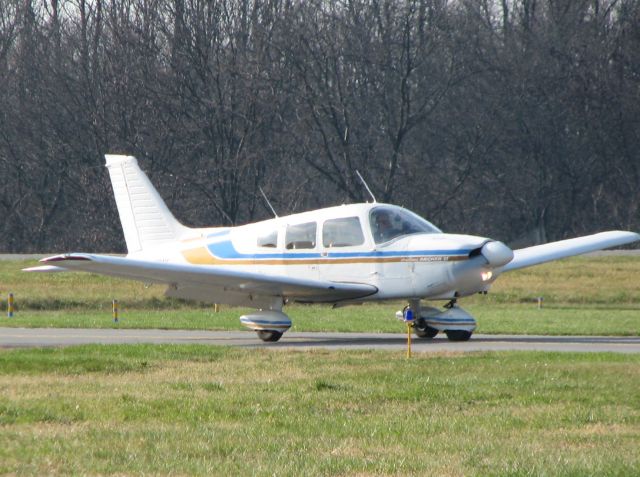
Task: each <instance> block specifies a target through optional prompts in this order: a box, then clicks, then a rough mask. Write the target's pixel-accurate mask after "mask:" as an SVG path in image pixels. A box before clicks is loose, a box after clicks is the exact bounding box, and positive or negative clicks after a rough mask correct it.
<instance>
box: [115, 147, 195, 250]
mask: <svg viewBox="0 0 640 477" xmlns="http://www.w3.org/2000/svg"><path fill="white" fill-rule="evenodd" d="M105 159H106V160H107V163H106V165H107V169H109V176H111V185H112V186H113V193H114V195H115V198H116V205H117V206H118V213H119V214H120V222H121V224H122V230H123V232H124V239H125V241H126V242H127V250H128V251H129V253H130V254H132V253H136V252H140V251H142V250H146V249H149V248H153V247H156V246H158V245H161V244H163V243H168V242H173V241H175V240H178V239H179V238H180V237H181V236H182V235H183V234H184V233H185V232H186V231H187V230H188V228H187V227H185V226H183V225H182V224H181V223H180V222H178V221H177V220H176V219H175V217H174V216H173V215H172V214H171V212H170V211H169V209H168V208H167V206H166V204H165V203H164V201H163V200H162V197H160V194H158V191H157V190H156V189H155V187H153V184H151V181H149V178H148V177H147V175H146V174H145V173H144V172H142V170H141V169H140V167H139V166H138V161H137V160H136V158H135V157H132V156H119V155H109V154H108V155H106V156H105Z"/></svg>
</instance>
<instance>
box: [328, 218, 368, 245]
mask: <svg viewBox="0 0 640 477" xmlns="http://www.w3.org/2000/svg"><path fill="white" fill-rule="evenodd" d="M363 243H364V234H363V233H362V227H361V226H360V219H358V217H347V218H344V219H331V220H327V221H326V222H325V223H324V225H323V227H322V245H324V246H325V247H353V246H355V245H362V244H363Z"/></svg>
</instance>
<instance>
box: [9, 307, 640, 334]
mask: <svg viewBox="0 0 640 477" xmlns="http://www.w3.org/2000/svg"><path fill="white" fill-rule="evenodd" d="M399 308H400V304H382V305H375V304H371V305H365V306H354V307H348V308H339V309H336V310H332V309H331V308H329V307H326V306H301V305H294V306H290V307H288V308H287V310H286V311H287V313H288V315H289V316H290V318H291V319H292V321H293V327H292V331H342V332H374V333H396V332H397V333H403V332H404V331H405V327H404V325H403V324H402V323H401V322H399V321H397V320H396V319H395V317H394V312H395V310H397V309H399ZM465 309H467V310H468V311H469V312H470V313H472V314H473V315H474V316H475V317H476V319H477V320H478V328H477V330H476V332H477V333H489V334H543V335H617V336H637V335H640V311H639V310H637V309H633V308H628V309H627V308H621V309H609V308H597V307H589V306H553V307H551V306H549V307H545V308H543V309H541V310H539V309H537V307H536V306H535V305H532V304H512V305H505V304H496V303H486V304H475V305H470V306H468V307H466V306H465ZM246 311H248V310H246V309H242V308H223V309H222V311H221V312H219V313H214V312H213V310H212V309H210V308H207V309H189V308H178V309H175V310H162V309H161V310H140V309H135V308H134V309H131V310H128V309H126V308H124V309H121V312H120V319H119V322H118V323H114V322H113V320H112V317H111V310H110V309H108V308H105V309H103V310H102V311H79V310H69V311H65V310H56V311H51V312H48V311H37V310H36V311H33V310H26V311H21V312H19V313H16V314H15V316H14V317H13V318H11V319H9V318H6V317H5V316H4V315H2V316H0V326H5V327H42V328H51V327H61V328H164V329H208V330H244V329H245V328H244V327H243V326H242V325H240V321H239V319H238V318H239V316H240V315H241V314H242V313H244V312H246Z"/></svg>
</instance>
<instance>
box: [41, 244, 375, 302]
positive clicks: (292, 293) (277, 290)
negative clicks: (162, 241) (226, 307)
mask: <svg viewBox="0 0 640 477" xmlns="http://www.w3.org/2000/svg"><path fill="white" fill-rule="evenodd" d="M41 262H43V263H47V264H54V263H55V266H58V267H62V268H65V269H69V270H79V271H84V272H93V273H100V274H102V275H111V276H115V277H121V278H128V279H132V280H139V281H143V282H145V283H165V284H167V285H169V286H170V287H171V289H172V290H173V291H172V292H171V293H170V294H171V296H181V295H180V294H179V293H175V292H176V291H179V290H181V289H184V290H185V294H188V293H189V290H200V291H205V290H210V293H211V296H216V297H219V296H224V294H225V293H228V294H233V295H236V298H234V303H233V304H236V303H238V300H237V295H238V294H244V295H246V296H248V297H251V296H252V295H260V296H271V297H278V296H281V297H285V298H290V299H292V300H297V301H305V302H307V301H308V302H326V303H333V302H337V301H342V300H351V299H358V298H363V297H365V296H369V295H373V294H374V293H376V292H377V291H378V289H377V288H376V287H375V286H372V285H367V284H363V283H341V282H330V281H322V280H309V279H302V278H293V277H283V276H275V275H265V274H262V273H252V272H244V271H238V270H229V269H221V268H219V267H214V266H207V265H189V264H175V263H160V262H152V261H147V260H136V259H131V258H126V257H114V256H109V255H94V254H85V253H71V254H65V255H56V256H53V257H47V258H43V259H42V260H41ZM199 299H201V300H202V301H209V300H207V299H205V298H204V297H199ZM215 302H217V303H226V302H225V301H224V300H219V299H217V298H216V300H215Z"/></svg>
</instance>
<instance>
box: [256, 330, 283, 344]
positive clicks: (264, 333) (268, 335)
mask: <svg viewBox="0 0 640 477" xmlns="http://www.w3.org/2000/svg"><path fill="white" fill-rule="evenodd" d="M257 333H258V338H260V339H261V340H262V341H265V342H271V343H273V342H276V341H278V340H279V339H280V338H282V333H281V332H280V331H274V330H258V331H257Z"/></svg>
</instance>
